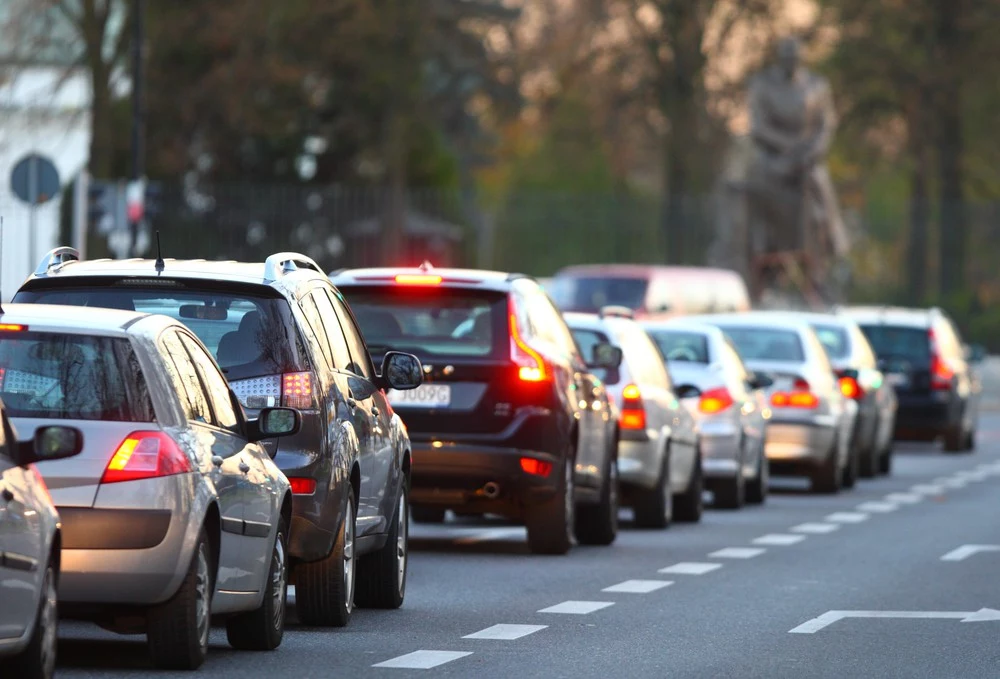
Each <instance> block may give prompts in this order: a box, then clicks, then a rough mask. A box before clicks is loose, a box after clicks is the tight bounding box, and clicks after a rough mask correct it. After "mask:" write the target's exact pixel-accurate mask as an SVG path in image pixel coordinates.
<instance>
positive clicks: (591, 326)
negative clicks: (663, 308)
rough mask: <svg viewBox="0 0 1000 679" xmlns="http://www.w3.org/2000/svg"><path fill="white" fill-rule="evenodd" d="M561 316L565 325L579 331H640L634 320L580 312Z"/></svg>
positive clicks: (568, 312) (571, 312)
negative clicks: (628, 329)
mask: <svg viewBox="0 0 1000 679" xmlns="http://www.w3.org/2000/svg"><path fill="white" fill-rule="evenodd" d="M562 316H563V319H565V321H566V325H568V326H569V327H570V328H577V329H579V330H602V331H604V332H609V331H612V330H615V329H617V328H619V327H620V328H637V329H639V330H641V329H642V328H641V326H640V325H639V323H638V322H636V321H635V320H633V319H631V318H624V317H622V316H601V315H599V314H589V313H586V312H582V311H566V312H563V315H562Z"/></svg>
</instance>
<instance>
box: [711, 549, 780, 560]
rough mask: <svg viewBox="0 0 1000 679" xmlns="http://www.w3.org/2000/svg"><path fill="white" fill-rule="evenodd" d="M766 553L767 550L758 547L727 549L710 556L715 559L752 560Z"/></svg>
mask: <svg viewBox="0 0 1000 679" xmlns="http://www.w3.org/2000/svg"><path fill="white" fill-rule="evenodd" d="M766 551H767V550H766V549H760V548H758V547H726V548H725V549H720V550H719V551H717V552H712V553H711V554H709V555H708V556H709V557H711V558H713V559H752V558H754V557H755V556H760V555H761V554H763V553H764V552H766Z"/></svg>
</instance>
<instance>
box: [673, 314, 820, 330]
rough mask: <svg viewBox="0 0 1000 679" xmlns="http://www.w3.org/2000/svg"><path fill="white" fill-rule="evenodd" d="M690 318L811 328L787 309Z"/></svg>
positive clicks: (726, 322)
mask: <svg viewBox="0 0 1000 679" xmlns="http://www.w3.org/2000/svg"><path fill="white" fill-rule="evenodd" d="M688 318H689V320H694V321H698V322H701V323H711V324H713V325H714V324H716V323H720V324H724V325H727V326H741V327H769V328H780V329H784V330H796V331H802V330H811V329H812V326H810V325H809V322H808V321H807V320H806V319H804V318H801V317H800V316H797V315H796V314H795V313H794V312H787V311H745V312H741V313H733V314H706V315H703V316H689V317H688Z"/></svg>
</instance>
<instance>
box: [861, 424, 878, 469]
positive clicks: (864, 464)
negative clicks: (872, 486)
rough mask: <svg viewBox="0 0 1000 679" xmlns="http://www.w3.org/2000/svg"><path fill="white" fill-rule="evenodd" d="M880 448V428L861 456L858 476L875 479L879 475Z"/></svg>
mask: <svg viewBox="0 0 1000 679" xmlns="http://www.w3.org/2000/svg"><path fill="white" fill-rule="evenodd" d="M879 452H880V451H879V448H878V429H876V430H875V437H874V440H873V441H872V442H871V445H870V446H868V448H867V449H866V450H865V454H864V455H862V456H861V464H860V465H859V466H858V476H859V477H861V478H863V479H873V478H875V477H876V476H878V470H879V462H880V461H881V455H880V454H879Z"/></svg>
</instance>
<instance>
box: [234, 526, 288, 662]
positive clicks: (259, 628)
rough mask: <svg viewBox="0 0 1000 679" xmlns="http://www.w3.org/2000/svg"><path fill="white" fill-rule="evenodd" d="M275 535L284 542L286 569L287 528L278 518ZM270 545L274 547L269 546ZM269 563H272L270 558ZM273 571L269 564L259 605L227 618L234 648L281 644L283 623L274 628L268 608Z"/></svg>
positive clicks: (261, 648)
mask: <svg viewBox="0 0 1000 679" xmlns="http://www.w3.org/2000/svg"><path fill="white" fill-rule="evenodd" d="M274 539H275V542H277V541H278V540H281V541H282V543H283V544H284V546H285V555H286V557H285V558H286V563H285V568H286V570H287V568H288V563H287V555H288V528H287V527H286V526H285V520H284V519H281V522H280V523H279V524H278V531H277V533H276V534H275V536H274ZM273 549H274V547H272V550H273ZM271 563H272V566H273V560H272V561H271ZM273 575H274V574H273V573H272V572H271V569H270V568H269V569H268V571H267V590H266V591H265V592H264V600H263V601H262V602H261V604H260V607H259V608H257V609H256V610H253V611H247V612H246V613H241V614H239V615H235V616H233V617H231V618H229V620H227V621H226V638H227V639H228V641H229V645H230V646H232V647H233V648H235V649H237V650H240V651H273V650H274V649H276V648H278V646H280V645H281V641H282V639H283V638H284V634H285V630H284V626H282V628H281V630H280V631H278V630H274V629H273V628H272V627H271V620H272V618H273V615H274V611H273V610H272V608H271V601H272V599H271V594H272V592H271V581H272V578H273ZM286 582H287V573H286ZM286 595H287V589H286Z"/></svg>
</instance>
